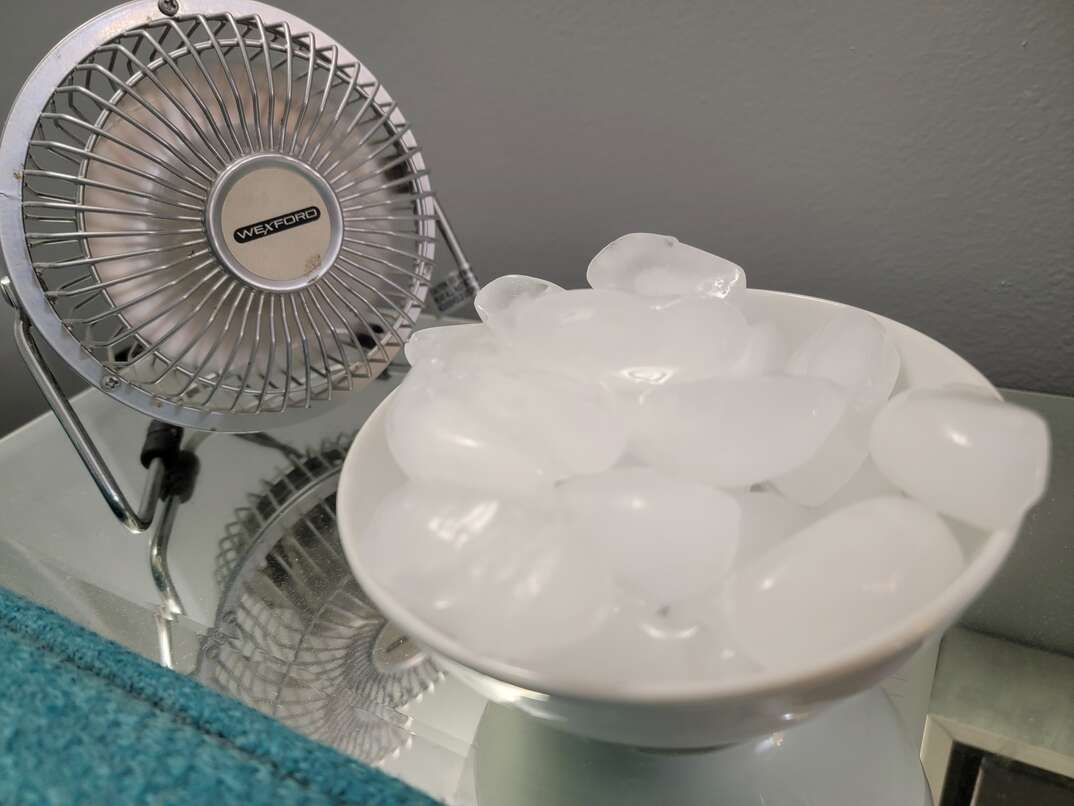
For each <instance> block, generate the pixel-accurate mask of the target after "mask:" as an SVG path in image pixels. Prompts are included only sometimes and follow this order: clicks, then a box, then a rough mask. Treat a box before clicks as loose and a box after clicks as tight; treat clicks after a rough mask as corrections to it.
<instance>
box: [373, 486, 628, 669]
mask: <svg viewBox="0 0 1074 806" xmlns="http://www.w3.org/2000/svg"><path fill="white" fill-rule="evenodd" d="M359 547H360V550H361V552H362V562H363V564H364V567H365V568H366V570H367V571H368V573H369V575H370V576H371V578H373V579H374V580H375V581H376V583H377V584H378V585H379V586H380V587H382V588H383V589H384V590H385V591H386V592H387V593H388V594H389V595H390V596H392V597H394V598H395V599H396V600H397V602H398V604H400V605H401V606H402V607H404V608H405V609H406V610H407V611H409V612H411V613H413V614H414V615H415V616H417V617H419V618H421V619H422V620H424V621H426V622H427V623H428V624H430V625H431V626H433V627H435V628H436V629H438V630H440V631H442V632H444V633H446V634H448V635H451V636H453V637H455V638H457V639H458V640H460V641H461V642H462V643H464V645H465V646H466V647H467V648H469V649H471V650H473V651H478V652H489V653H494V654H495V655H496V657H499V658H509V659H517V660H522V659H528V658H532V657H534V656H535V655H539V654H540V653H543V652H547V651H549V650H553V649H557V648H560V647H564V646H568V645H570V644H573V643H575V642H578V641H581V640H583V639H585V638H586V637H587V636H588V635H590V634H591V633H593V632H594V631H595V630H596V629H597V628H598V627H599V626H600V624H601V623H602V622H603V621H604V620H605V619H606V618H607V617H608V615H609V614H610V612H611V609H612V603H613V602H612V587H611V581H610V578H609V576H608V574H607V572H606V570H605V567H604V564H603V563H601V562H600V561H599V559H598V558H597V557H596V555H595V552H594V551H593V549H592V546H590V544H588V543H587V542H586V541H584V540H579V539H577V538H576V536H574V535H571V534H569V533H568V531H567V530H566V529H565V528H564V525H563V521H562V519H561V518H560V517H559V515H558V513H557V512H556V510H555V509H554V508H553V507H551V506H549V504H548V501H546V500H542V499H540V498H523V499H508V498H501V497H498V496H496V495H494V494H488V493H482V492H477V491H474V490H466V489H460V488H455V487H450V486H446V485H428V484H420V483H410V484H407V485H405V486H403V487H401V488H399V489H398V490H396V491H395V492H394V493H392V494H391V495H389V496H388V497H387V498H386V499H385V500H384V501H383V503H382V504H381V506H380V508H379V509H378V510H377V513H376V514H375V515H374V517H373V518H372V520H371V521H370V523H369V525H368V527H367V528H366V529H365V531H364V532H363V534H362V536H361V539H360V542H359Z"/></svg>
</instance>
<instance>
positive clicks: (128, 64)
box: [0, 0, 473, 529]
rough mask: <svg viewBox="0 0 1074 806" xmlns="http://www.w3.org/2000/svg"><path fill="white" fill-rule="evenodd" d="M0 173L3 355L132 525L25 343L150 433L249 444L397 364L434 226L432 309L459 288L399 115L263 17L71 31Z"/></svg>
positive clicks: (217, 12)
mask: <svg viewBox="0 0 1074 806" xmlns="http://www.w3.org/2000/svg"><path fill="white" fill-rule="evenodd" d="M0 161H2V165H0V168H2V170H0V174H2V176H0V198H2V199H4V200H5V202H4V204H3V205H2V206H0V243H2V247H3V254H4V259H5V261H6V263H7V268H8V272H9V274H10V284H9V285H7V286H5V290H6V291H7V296H8V298H9V301H11V302H12V303H14V304H15V305H16V306H17V307H18V308H19V310H20V312H21V324H20V328H19V329H18V330H17V339H18V343H19V347H20V349H21V351H22V353H23V355H24V357H25V358H26V360H27V362H28V363H29V365H30V368H31V370H32V371H33V372H34V375H35V379H36V380H37V381H38V383H39V384H40V385H41V386H42V389H43V391H45V393H46V396H47V397H48V398H49V402H50V404H51V405H52V406H53V408H54V410H55V411H56V414H57V416H58V417H59V418H60V421H61V423H62V424H63V425H64V427H65V428H66V429H67V431H68V434H69V435H70V436H71V438H72V440H73V441H74V443H75V446H76V448H77V449H78V450H79V452H80V454H81V455H82V458H83V460H84V461H85V462H86V464H87V466H88V467H89V469H90V471H91V473H93V474H94V477H95V480H96V481H97V483H98V485H99V486H100V487H101V489H102V491H104V492H105V495H106V497H107V498H108V500H109V503H110V504H111V505H112V507H113V509H114V510H115V511H116V512H117V514H118V515H119V516H120V517H121V518H123V520H124V521H125V522H126V523H127V525H128V526H131V527H132V528H136V529H142V528H145V527H146V526H147V525H148V523H147V521H148V520H149V519H150V518H148V517H145V512H144V508H143V512H142V513H137V512H135V511H134V510H133V508H132V507H131V506H130V505H129V504H128V502H127V500H126V499H125V497H124V496H123V494H122V492H121V491H120V490H119V489H118V487H117V486H116V484H115V481H114V479H112V477H111V474H110V473H109V472H108V469H107V467H106V466H104V464H103V462H102V461H101V458H100V456H99V454H98V453H97V451H96V449H95V448H94V446H93V445H92V443H91V442H90V441H89V440H88V437H87V435H86V433H85V431H84V430H83V429H82V427H81V425H80V424H79V422H78V420H77V418H76V417H75V415H74V412H73V411H72V410H71V408H70V406H69V404H68V402H67V400H66V399H65V398H64V396H63V395H62V393H61V392H60V391H59V388H58V387H57V386H56V384H55V381H54V380H53V379H52V377H51V374H50V372H49V370H48V368H47V367H46V365H45V364H44V363H43V362H42V359H41V356H40V354H39V352H38V350H37V347H36V344H35V343H34V341H33V339H32V338H31V335H32V334H31V326H32V328H33V329H34V330H36V331H37V332H38V333H39V334H40V335H41V336H43V337H44V339H45V340H46V341H47V342H48V343H49V344H50V345H51V346H52V347H53V348H54V349H55V351H56V352H57V353H58V354H59V356H60V357H61V358H62V359H64V360H65V361H66V362H67V363H68V364H70V365H71V366H72V367H73V368H74V369H75V370H76V371H77V372H78V373H79V374H80V375H82V377H83V378H85V380H86V381H88V382H89V383H91V384H93V385H94V386H97V387H98V388H100V389H102V390H103V391H104V392H105V393H107V394H108V395H110V396H112V397H113V398H115V399H117V400H119V401H121V402H123V403H125V404H127V405H129V406H132V407H134V408H136V409H138V410H140V411H142V412H143V413H145V414H148V415H150V416H151V417H153V418H155V419H158V420H163V421H165V422H168V423H171V424H174V425H177V426H192V427H195V428H203V429H209V430H227V431H254V430H262V429H264V428H266V427H271V426H275V425H280V424H282V423H286V422H292V421H295V420H299V419H302V418H305V417H307V416H309V414H310V410H311V409H320V408H323V407H324V406H326V405H328V404H329V403H334V402H338V401H339V400H340V399H342V398H345V397H346V393H348V392H350V391H353V390H354V389H356V388H358V387H360V386H361V385H362V384H364V383H366V382H368V381H369V380H370V379H372V378H374V377H375V376H376V375H377V374H378V373H379V372H380V371H381V370H382V369H383V368H384V367H385V366H386V365H387V363H388V362H390V361H391V359H392V357H393V355H394V354H395V353H396V352H398V350H399V349H400V347H401V346H402V344H403V342H404V341H405V339H406V338H407V337H408V335H409V333H410V332H411V329H412V327H413V324H414V319H415V318H416V316H417V314H418V312H419V311H420V310H421V308H422V306H423V304H424V301H425V299H426V296H427V294H428V292H429V284H430V280H431V277H432V260H433V249H434V245H435V236H436V228H437V226H438V225H439V227H440V229H441V232H442V233H443V235H444V236H445V240H446V241H447V243H448V246H449V247H450V248H451V251H452V253H453V255H454V256H455V257H456V260H457V262H459V265H460V269H459V274H458V275H456V277H455V278H454V282H455V286H452V284H451V282H448V284H447V286H443V284H442V286H443V287H439V288H438V289H433V295H434V296H435V297H437V298H438V299H440V300H442V299H443V298H444V297H451V296H452V293H453V290H454V289H455V287H456V286H458V285H459V284H460V283H461V285H462V287H463V290H464V292H466V291H472V289H473V281H472V275H471V274H470V273H469V269H468V266H467V265H466V263H465V259H464V258H463V257H462V255H461V253H460V252H459V251H458V244H457V243H456V242H455V239H454V237H453V236H452V234H451V230H450V227H449V226H448V225H447V222H446V220H445V218H444V216H443V212H442V210H441V209H440V207H439V204H438V203H437V202H436V200H435V199H434V198H433V195H432V189H431V186H430V183H429V178H428V175H427V174H428V172H427V170H426V169H425V164H424V161H423V159H422V156H421V154H420V149H419V147H418V144H417V141H416V140H415V138H414V135H413V132H412V131H411V128H410V124H409V123H408V122H407V121H406V119H405V118H404V117H403V115H402V113H401V112H400V110H399V107H398V105H397V104H396V102H395V101H394V100H393V99H392V98H391V96H390V95H389V94H388V92H387V90H386V89H385V88H384V86H383V85H382V84H381V83H380V81H379V80H378V79H377V78H376V77H375V76H374V75H373V74H372V73H371V72H370V71H369V70H368V69H367V68H366V67H365V66H364V65H363V64H361V63H360V62H359V61H358V60H357V59H356V58H355V57H354V56H353V55H351V54H350V53H349V52H348V51H346V50H345V49H344V48H342V47H341V46H340V45H338V44H337V43H336V42H335V41H333V39H332V38H331V37H329V36H327V35H326V34H324V33H323V32H321V31H318V30H316V29H314V28H313V27H311V26H310V25H308V24H307V23H305V22H303V21H302V20H300V19H298V18H296V17H293V16H291V15H289V14H286V13H284V12H281V11H278V10H276V9H274V8H272V7H270V6H267V5H264V4H261V3H257V2H248V1H247V0H228V2H225V3H223V4H222V5H221V4H219V3H217V4H214V3H211V2H208V1H207V0H183V2H181V3H176V2H170V1H169V2H160V3H159V5H158V4H157V3H155V2H144V1H141V2H133V3H129V4H127V5H124V6H120V7H118V8H115V9H113V10H111V11H108V12H106V13H104V14H102V15H101V16H99V17H97V18H96V19H94V20H92V21H91V22H89V23H87V24H86V25H84V26H83V27H81V28H79V29H78V30H77V31H75V32H74V33H72V34H70V35H69V36H68V37H67V38H66V39H64V40H63V41H62V42H61V43H60V44H58V45H56V47H55V48H53V50H52V52H51V53H49V55H48V56H47V57H46V58H45V59H44V61H42V62H41V64H40V65H39V66H38V67H37V68H36V70H35V71H34V72H33V73H32V74H31V76H30V78H29V79H28V80H27V83H26V85H25V86H24V87H23V89H22V92H21V93H20V95H19V97H18V99H17V100H16V102H15V104H14V106H13V108H12V110H11V114H10V116H9V119H8V122H7V125H6V128H5V130H4V136H3V142H2V145H0ZM11 200H19V201H20V202H21V204H15V203H13V202H12V201H11ZM460 278H461V279H460ZM12 290H13V292H14V293H12ZM445 304H446V303H445Z"/></svg>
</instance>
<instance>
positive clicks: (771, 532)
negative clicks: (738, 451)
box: [735, 490, 817, 566]
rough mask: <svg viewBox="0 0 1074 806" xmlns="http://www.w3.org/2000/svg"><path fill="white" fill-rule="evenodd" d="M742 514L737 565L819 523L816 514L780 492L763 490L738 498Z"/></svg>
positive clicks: (747, 493) (744, 494)
mask: <svg viewBox="0 0 1074 806" xmlns="http://www.w3.org/2000/svg"><path fill="white" fill-rule="evenodd" d="M735 500H736V501H738V506H739V509H740V510H741V512H742V521H741V525H740V527H739V540H738V553H737V554H736V555H735V565H736V566H741V565H745V564H746V563H748V562H750V561H751V560H753V559H754V558H755V557H759V556H761V555H762V554H764V553H765V552H766V551H768V550H769V549H770V548H772V547H774V546H776V545H777V544H778V543H780V542H781V541H783V540H786V539H787V538H788V537H790V536H791V535H792V534H795V533H796V532H798V531H800V530H801V529H804V528H805V527H806V525H808V524H809V523H810V522H811V521H813V520H816V517H817V516H816V513H814V512H812V511H811V510H810V509H808V508H807V507H803V506H800V505H799V504H796V503H794V502H793V501H791V500H789V499H787V498H786V497H784V496H782V495H780V494H779V493H777V492H771V491H768V490H759V491H756V492H746V493H738V494H737V495H736V496H735Z"/></svg>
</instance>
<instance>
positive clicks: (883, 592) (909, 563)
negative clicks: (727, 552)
mask: <svg viewBox="0 0 1074 806" xmlns="http://www.w3.org/2000/svg"><path fill="white" fill-rule="evenodd" d="M962 567H963V559H962V552H961V550H960V549H959V545H958V543H957V541H956V540H955V538H954V536H953V535H952V534H951V531H950V529H948V528H947V525H946V524H945V523H944V522H943V520H941V519H940V517H939V516H938V515H936V514H935V513H934V512H932V511H931V510H929V509H926V508H925V507H924V506H922V505H921V504H919V503H917V502H916V501H911V500H910V499H908V498H894V497H882V498H873V499H870V500H867V501H861V502H859V503H857V504H853V505H851V506H849V507H847V508H845V509H842V510H839V511H838V512H835V513H832V514H831V515H828V516H827V517H825V518H823V519H821V520H819V521H817V522H816V523H814V524H812V525H810V526H807V527H806V528H805V529H804V530H802V531H800V532H798V533H797V534H795V535H793V536H791V537H790V538H789V539H787V540H784V541H783V542H781V543H779V544H777V545H776V546H775V547H774V548H772V549H770V550H769V551H768V552H766V553H765V554H763V555H761V556H760V557H758V558H757V559H756V560H754V561H753V562H752V563H750V564H748V565H746V566H744V567H742V568H740V569H737V570H735V571H733V572H732V573H731V574H730V575H729V576H728V578H727V583H726V586H725V588H724V593H723V605H724V609H725V614H726V622H727V624H728V625H729V627H730V629H731V631H732V638H733V639H734V640H735V641H736V642H738V643H739V644H740V645H741V646H742V648H743V649H744V651H745V652H746V653H747V654H748V655H749V656H750V657H751V658H755V659H757V660H758V661H760V662H761V663H762V664H764V665H765V666H766V667H769V668H780V669H799V668H801V669H804V668H806V667H810V666H813V665H815V664H819V663H821V662H823V661H825V660H827V659H829V658H831V657H832V656H834V655H838V654H839V653H840V652H842V651H844V650H849V649H850V648H851V647H854V646H856V645H859V644H862V643H865V642H868V641H869V640H870V639H874V638H877V637H878V636H879V635H881V634H882V633H883V632H884V631H885V630H886V629H888V628H890V627H894V626H895V625H896V624H897V623H899V622H901V621H903V620H904V619H906V618H908V617H910V616H912V615H913V614H914V613H915V612H916V611H917V610H919V609H920V608H921V607H922V606H924V605H926V604H928V603H929V602H930V601H931V600H932V599H933V598H934V597H936V596H937V595H938V594H940V593H941V592H942V591H943V590H944V589H945V588H946V587H947V586H948V585H949V584H950V583H951V582H952V580H954V578H955V577H956V576H957V575H958V574H959V572H960V571H961V570H962Z"/></svg>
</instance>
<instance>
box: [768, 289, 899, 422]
mask: <svg viewBox="0 0 1074 806" xmlns="http://www.w3.org/2000/svg"><path fill="white" fill-rule="evenodd" d="M901 363H902V362H901V359H900V356H899V350H898V348H897V347H896V345H895V340H894V339H893V338H892V337H891V335H890V334H889V333H888V332H887V330H886V329H885V328H884V326H883V325H882V324H880V322H879V321H878V320H877V319H876V317H874V316H871V315H870V314H868V313H866V312H865V311H858V310H854V309H847V310H844V311H840V312H839V313H838V314H836V315H835V316H834V317H832V319H831V320H830V321H829V322H827V323H826V324H825V325H824V326H823V327H822V328H820V330H818V331H817V332H816V333H814V334H813V335H812V336H810V337H809V338H807V339H806V340H805V341H804V342H802V344H800V345H799V346H798V349H796V350H795V351H794V353H793V354H792V355H791V358H790V361H789V362H788V364H787V368H788V371H789V372H790V373H791V374H792V375H808V376H810V377H813V378H824V379H826V380H829V381H831V382H832V383H834V384H836V385H837V386H839V387H841V388H843V389H845V390H846V391H847V393H848V403H849V407H850V409H852V410H855V409H858V410H863V411H872V410H873V409H874V408H875V407H877V406H880V405H883V403H884V401H886V400H887V399H888V397H889V396H890V395H891V390H892V389H893V388H894V386H895V381H896V380H897V379H898V377H899V367H900V365H901Z"/></svg>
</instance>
